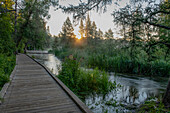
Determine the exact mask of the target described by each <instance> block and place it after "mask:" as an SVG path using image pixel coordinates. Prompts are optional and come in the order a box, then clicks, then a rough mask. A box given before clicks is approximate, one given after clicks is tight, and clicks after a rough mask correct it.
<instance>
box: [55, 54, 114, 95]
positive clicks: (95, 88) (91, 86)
mask: <svg viewBox="0 0 170 113" xmlns="http://www.w3.org/2000/svg"><path fill="white" fill-rule="evenodd" d="M58 78H59V79H60V80H61V81H63V82H64V84H65V85H66V86H68V87H69V88H70V89H71V90H72V91H73V92H74V93H75V94H77V95H78V96H79V97H80V98H84V96H85V95H87V94H90V93H102V94H105V93H107V92H108V91H110V90H111V89H114V88H115V87H116V83H112V82H110V81H109V79H108V75H107V73H105V72H104V71H102V72H101V71H99V70H98V69H97V68H95V69H94V70H93V71H92V70H91V71H88V70H85V69H81V68H80V67H79V62H78V61H77V60H76V59H73V56H72V55H71V56H69V58H66V59H65V61H64V63H63V64H62V71H61V72H60V74H59V76H58Z"/></svg>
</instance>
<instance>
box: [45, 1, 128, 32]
mask: <svg viewBox="0 0 170 113" xmlns="http://www.w3.org/2000/svg"><path fill="white" fill-rule="evenodd" d="M61 1H62V0H61ZM61 1H60V4H62V5H67V4H68V1H69V3H70V4H76V3H75V1H76V0H63V1H62V2H61ZM125 4H126V3H125V2H121V6H123V5H125ZM114 8H115V5H114V4H112V5H110V6H108V7H107V12H105V13H97V12H96V11H94V10H92V11H90V12H89V15H90V19H91V21H95V23H96V25H97V29H99V28H100V29H101V30H102V31H103V32H105V31H108V29H110V28H111V29H112V30H113V31H116V28H117V26H116V25H114V23H113V17H112V16H111V13H112V12H113V10H114ZM49 14H50V15H51V18H50V19H49V20H47V26H49V28H50V33H51V34H52V35H58V34H59V32H60V31H61V28H62V25H63V23H64V21H65V20H66V18H67V17H69V18H70V20H71V21H72V23H73V16H72V14H65V13H63V12H62V10H56V11H55V8H54V7H50V11H49ZM73 27H74V33H75V34H76V35H79V33H78V30H79V29H78V27H79V25H74V24H73ZM115 35H116V34H115Z"/></svg>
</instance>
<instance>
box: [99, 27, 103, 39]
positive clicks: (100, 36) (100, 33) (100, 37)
mask: <svg viewBox="0 0 170 113" xmlns="http://www.w3.org/2000/svg"><path fill="white" fill-rule="evenodd" d="M98 37H99V39H102V38H103V32H102V31H101V30H100V29H99V31H98Z"/></svg>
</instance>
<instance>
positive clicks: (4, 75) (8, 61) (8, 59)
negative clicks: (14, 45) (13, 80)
mask: <svg viewBox="0 0 170 113" xmlns="http://www.w3.org/2000/svg"><path fill="white" fill-rule="evenodd" d="M14 66H15V56H6V55H3V54H0V89H1V88H2V87H3V85H4V84H5V83H6V82H8V81H9V76H10V74H11V72H12V70H13V68H14Z"/></svg>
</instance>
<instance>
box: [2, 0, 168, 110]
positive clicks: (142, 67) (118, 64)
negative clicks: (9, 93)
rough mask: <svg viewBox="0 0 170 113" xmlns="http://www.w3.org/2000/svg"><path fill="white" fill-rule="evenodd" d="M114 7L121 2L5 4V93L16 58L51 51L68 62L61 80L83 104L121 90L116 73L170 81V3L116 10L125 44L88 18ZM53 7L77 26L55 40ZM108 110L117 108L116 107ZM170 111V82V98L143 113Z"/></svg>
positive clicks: (143, 2) (140, 1) (138, 2)
mask: <svg viewBox="0 0 170 113" xmlns="http://www.w3.org/2000/svg"><path fill="white" fill-rule="evenodd" d="M113 2H114V3H115V4H116V5H118V6H119V1H116V0H114V1H112V0H87V1H86V2H84V1H81V0H80V3H79V4H78V5H71V4H70V5H69V6H63V5H60V4H59V1H56V0H44V1H41V0H21V1H17V0H15V1H13V0H1V1H0V90H1V88H2V87H3V85H4V84H5V83H6V82H9V78H10V74H11V72H12V70H13V69H14V66H15V65H16V64H15V62H16V54H18V53H25V52H26V50H46V49H47V48H51V50H49V53H52V54H54V55H55V56H56V57H57V58H59V59H60V60H61V61H62V70H60V72H59V75H57V77H58V78H59V79H60V80H61V81H62V82H63V83H64V84H65V85H66V86H67V87H68V88H69V89H71V90H72V91H73V92H74V93H75V94H76V95H77V96H78V97H79V98H81V99H82V100H83V101H84V99H85V97H86V96H87V95H89V94H93V93H95V94H102V95H106V94H108V92H110V91H111V90H114V89H115V88H116V87H121V84H119V83H116V82H111V81H110V80H109V75H108V73H110V72H114V73H115V74H116V75H117V74H118V75H119V74H126V75H128V76H135V77H139V76H140V77H150V78H159V79H169V77H170V38H169V34H170V12H169V11H170V3H169V1H168V0H164V1H160V2H158V1H156V0H130V2H129V4H126V5H125V6H124V7H121V8H119V9H117V10H113V12H112V14H111V15H112V17H113V23H114V24H115V25H116V26H117V28H118V29H119V35H120V36H121V38H119V37H116V36H115V35H114V34H115V32H114V31H113V30H112V29H111V28H108V29H107V30H105V32H104V31H102V30H101V29H100V28H98V26H97V25H96V23H95V21H91V18H90V16H89V13H88V12H89V11H91V10H96V13H99V12H100V11H103V12H107V6H108V5H111V4H113ZM51 6H53V7H56V10H57V9H62V11H63V12H64V13H66V14H67V13H69V14H73V22H71V19H70V18H69V17H67V19H66V20H65V22H64V23H63V26H62V29H61V31H60V33H59V34H58V35H57V36H52V35H51V34H50V30H49V26H47V20H48V19H50V15H49V9H50V7H51ZM74 22H78V23H79V24H78V27H79V31H78V32H79V35H80V36H77V35H76V34H75V33H74ZM86 69H92V70H91V71H86ZM115 102H116V101H115ZM106 104H107V105H112V106H114V105H115V104H114V103H113V101H108V102H106ZM120 105H121V104H120ZM116 106H117V105H116ZM169 108H170V80H169V83H168V84H167V90H166V92H165V93H164V95H161V97H160V98H159V99H158V100H156V101H155V100H154V101H153V100H151V101H146V102H145V103H144V104H143V105H141V106H140V110H139V111H138V112H145V111H147V112H150V113H152V112H169V111H170V109H169ZM104 112H107V110H106V111H104Z"/></svg>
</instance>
